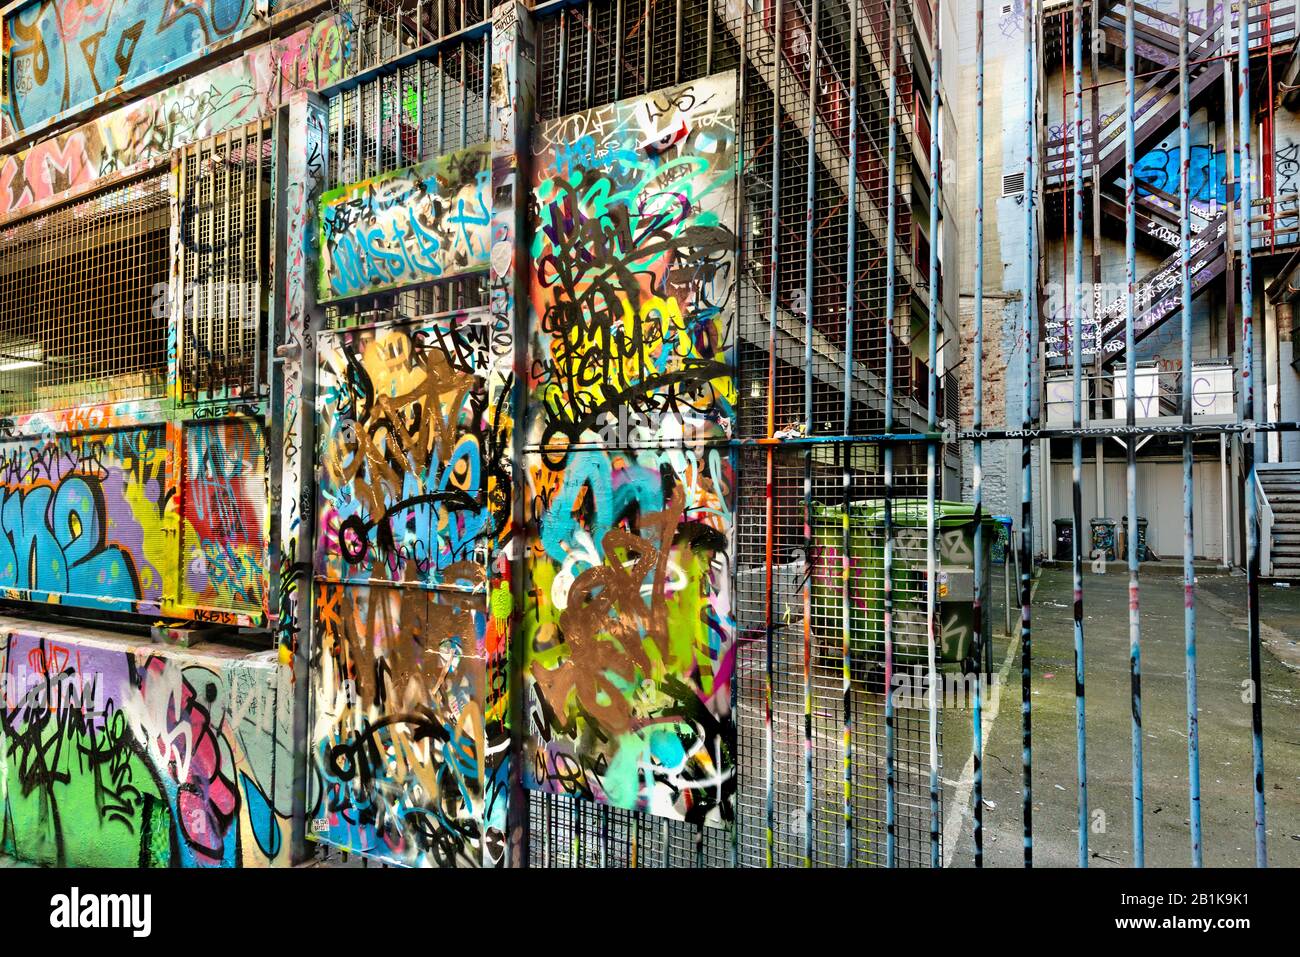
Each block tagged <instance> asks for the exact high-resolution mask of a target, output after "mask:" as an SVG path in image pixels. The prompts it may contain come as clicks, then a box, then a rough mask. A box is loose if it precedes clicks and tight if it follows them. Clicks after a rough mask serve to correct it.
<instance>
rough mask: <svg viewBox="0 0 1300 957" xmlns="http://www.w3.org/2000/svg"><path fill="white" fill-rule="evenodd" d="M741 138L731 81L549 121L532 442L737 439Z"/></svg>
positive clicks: (534, 279) (540, 174)
mask: <svg viewBox="0 0 1300 957" xmlns="http://www.w3.org/2000/svg"><path fill="white" fill-rule="evenodd" d="M735 140H736V136H735V81H734V77H733V76H732V75H730V74H719V75H717V76H714V77H710V78H708V79H706V80H700V81H697V82H695V83H691V84H686V85H684V86H680V87H673V88H670V89H667V90H664V91H661V92H659V93H654V94H651V95H649V96H646V97H643V98H640V99H637V100H630V101H624V102H621V103H615V104H611V105H609V106H604V107H600V108H598V109H595V110H590V111H587V112H585V113H578V114H575V115H573V116H569V117H565V118H563V119H560V120H556V121H553V122H551V123H548V124H545V125H544V126H543V127H542V128H541V129H540V131H539V133H538V137H537V145H536V147H535V150H534V153H535V155H534V158H533V163H534V170H535V179H536V185H535V197H534V202H535V204H536V209H537V216H538V219H537V222H536V223H535V224H534V228H535V233H534V237H533V248H532V258H533V262H534V267H533V271H532V276H531V282H530V294H531V300H532V309H533V318H534V322H535V326H534V327H533V331H532V338H533V341H532V343H531V344H530V348H531V352H532V357H533V362H532V368H533V372H532V375H531V378H530V380H529V383H528V386H529V393H530V397H531V401H530V403H529V421H528V438H529V441H530V442H535V443H539V444H541V445H543V446H548V445H550V444H552V443H555V444H558V445H563V444H565V443H566V442H576V441H579V440H580V439H581V438H582V437H583V435H584V433H593V434H600V433H601V432H602V431H604V434H606V435H608V434H611V433H609V432H608V430H609V429H611V428H616V427H617V426H618V423H619V421H620V415H621V416H622V417H623V421H624V423H626V424H628V425H630V426H631V427H632V428H638V429H646V430H648V432H647V433H646V437H648V438H649V437H653V436H655V435H656V434H660V433H663V434H667V435H669V436H670V437H672V438H681V437H686V438H701V439H703V438H715V437H719V436H729V434H730V421H731V417H732V416H733V415H734V410H735V401H736V396H735V382H734V379H733V376H732V369H731V362H730V356H729V349H730V343H731V341H732V328H731V325H732V315H733V308H734V303H733V301H732V299H733V296H734V292H735V275H734V254H735V249H736V238H735V232H734V228H733V227H734V223H735V208H736V207H735V195H734V194H735V161H736V142H735ZM679 430H680V431H679Z"/></svg>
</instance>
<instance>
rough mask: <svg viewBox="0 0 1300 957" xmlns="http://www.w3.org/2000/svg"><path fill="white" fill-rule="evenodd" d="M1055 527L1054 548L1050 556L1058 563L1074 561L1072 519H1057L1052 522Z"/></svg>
mask: <svg viewBox="0 0 1300 957" xmlns="http://www.w3.org/2000/svg"><path fill="white" fill-rule="evenodd" d="M1052 524H1053V525H1054V526H1056V546H1055V548H1054V549H1053V552H1052V555H1053V557H1054V558H1055V559H1056V560H1057V561H1058V562H1068V561H1073V560H1074V519H1072V518H1058V519H1056V520H1055V521H1054V522H1052Z"/></svg>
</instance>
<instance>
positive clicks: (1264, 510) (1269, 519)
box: [1255, 471, 1273, 578]
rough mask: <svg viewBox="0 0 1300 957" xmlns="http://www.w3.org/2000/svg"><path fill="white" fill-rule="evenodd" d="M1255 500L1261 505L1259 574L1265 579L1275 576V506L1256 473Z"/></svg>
mask: <svg viewBox="0 0 1300 957" xmlns="http://www.w3.org/2000/svg"><path fill="white" fill-rule="evenodd" d="M1255 498H1256V501H1257V502H1258V503H1259V511H1258V515H1259V573H1260V575H1261V576H1262V577H1264V578H1271V577H1272V576H1273V506H1272V505H1270V504H1269V502H1268V493H1267V492H1265V491H1264V483H1263V482H1261V481H1260V480H1259V472H1258V471H1256V472H1255Z"/></svg>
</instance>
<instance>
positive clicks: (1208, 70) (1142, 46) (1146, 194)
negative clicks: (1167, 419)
mask: <svg viewBox="0 0 1300 957" xmlns="http://www.w3.org/2000/svg"><path fill="white" fill-rule="evenodd" d="M1136 10H1137V12H1138V13H1140V14H1142V16H1143V17H1145V18H1146V19H1145V20H1143V19H1135V22H1134V37H1135V41H1136V42H1135V49H1134V52H1135V54H1136V56H1137V57H1138V58H1139V59H1140V60H1142V61H1145V62H1147V63H1150V64H1152V65H1153V66H1155V67H1159V68H1168V67H1174V69H1160V71H1159V72H1152V75H1151V76H1149V77H1146V78H1142V77H1139V79H1138V89H1137V90H1136V91H1135V97H1134V101H1135V110H1134V114H1135V116H1136V122H1135V123H1134V130H1133V137H1134V153H1135V155H1136V156H1139V157H1140V156H1143V155H1145V154H1146V153H1148V152H1149V151H1150V150H1151V149H1153V148H1154V147H1155V146H1156V145H1157V144H1158V143H1160V142H1161V141H1162V140H1164V139H1165V138H1166V137H1168V136H1170V135H1171V134H1173V133H1174V132H1176V131H1177V129H1178V123H1179V102H1178V100H1179V95H1178V94H1179V84H1178V72H1177V69H1176V67H1177V64H1178V40H1177V36H1176V34H1175V33H1173V32H1165V31H1164V30H1161V29H1159V28H1158V27H1157V26H1155V23H1164V24H1165V25H1166V27H1167V28H1168V29H1169V30H1170V31H1173V30H1176V29H1177V25H1178V21H1177V20H1176V19H1174V18H1172V17H1170V16H1169V15H1168V14H1165V13H1163V12H1162V11H1159V10H1156V9H1153V8H1151V7H1148V6H1146V5H1145V4H1141V3H1138V4H1136ZM1098 23H1099V28H1100V30H1101V31H1102V32H1103V34H1104V35H1105V37H1106V39H1107V40H1108V42H1109V43H1111V44H1112V45H1114V46H1115V47H1118V48H1120V49H1123V47H1124V12H1123V8H1122V6H1120V5H1119V4H1117V3H1112V4H1111V5H1110V6H1109V7H1108V8H1106V9H1103V10H1102V11H1101V13H1100V19H1099V21H1098ZM1221 26H1222V19H1221V17H1216V19H1215V20H1214V21H1213V22H1211V23H1210V25H1209V26H1208V27H1207V28H1205V29H1195V28H1190V29H1189V38H1188V43H1189V52H1188V61H1189V64H1190V66H1189V70H1188V80H1189V91H1188V92H1189V97H1190V100H1191V104H1192V108H1193V109H1195V108H1196V107H1197V106H1198V105H1200V104H1201V103H1202V102H1203V101H1204V100H1205V99H1206V98H1207V97H1209V96H1212V95H1213V94H1214V93H1215V92H1217V91H1220V90H1222V88H1223V83H1224V79H1223V77H1224V70H1225V65H1224V60H1222V59H1220V58H1218V54H1219V53H1220V52H1221V49H1222V46H1223V33H1224V31H1223V30H1222V29H1221ZM1268 26H1269V24H1268V22H1267V21H1266V18H1265V14H1264V13H1263V11H1262V8H1261V10H1260V12H1257V13H1253V14H1252V16H1251V34H1252V42H1253V43H1254V42H1260V41H1262V39H1263V33H1264V31H1265V30H1266V29H1267V28H1268ZM1274 29H1276V26H1275V27H1274ZM1139 72H1148V71H1146V70H1140V71H1139ZM1070 132H1072V131H1070ZM1124 133H1125V111H1124V110H1123V109H1122V108H1121V109H1120V110H1118V111H1116V112H1114V113H1112V114H1111V115H1109V116H1106V117H1103V118H1102V119H1101V122H1100V124H1099V128H1098V129H1096V130H1095V131H1085V133H1084V136H1083V144H1082V148H1083V154H1084V155H1083V162H1084V173H1085V176H1089V177H1090V178H1091V180H1092V182H1093V184H1094V185H1095V186H1096V188H1097V189H1098V191H1099V195H1098V199H1099V202H1100V209H1101V212H1102V215H1103V216H1105V217H1106V218H1107V219H1109V220H1110V221H1112V222H1120V223H1122V222H1124V220H1125V196H1124V182H1123V176H1124V164H1125V152H1126V151H1125V145H1124ZM1047 149H1048V154H1049V155H1048V163H1047V173H1048V181H1049V186H1054V187H1056V188H1057V189H1062V190H1069V189H1070V183H1071V176H1072V172H1073V152H1072V149H1073V144H1071V143H1069V142H1066V140H1065V138H1063V137H1058V138H1056V139H1055V140H1052V141H1049V142H1048V143H1047ZM1134 206H1135V213H1136V215H1135V219H1136V226H1137V229H1138V231H1139V235H1140V236H1141V237H1145V238H1146V239H1147V240H1149V241H1150V242H1151V243H1152V244H1153V245H1155V246H1156V247H1157V248H1160V249H1163V250H1168V256H1167V258H1166V259H1165V260H1164V261H1163V262H1161V263H1160V264H1159V265H1158V266H1156V267H1155V268H1154V269H1152V270H1151V271H1150V272H1148V273H1147V274H1146V275H1145V276H1143V277H1142V278H1141V279H1140V280H1139V281H1138V284H1137V290H1136V296H1135V299H1136V303H1137V309H1138V313H1137V315H1136V316H1135V317H1134V330H1133V332H1134V342H1135V343H1136V342H1141V341H1142V340H1143V339H1145V338H1146V337H1147V336H1149V335H1150V334H1151V333H1152V332H1154V331H1155V330H1156V329H1157V328H1159V327H1160V326H1161V325H1162V324H1163V323H1165V322H1167V321H1169V320H1170V319H1171V318H1173V317H1175V316H1177V315H1178V314H1179V313H1180V312H1181V311H1182V283H1181V278H1182V277H1181V268H1180V255H1179V249H1178V242H1179V222H1178V198H1177V197H1176V196H1174V195H1172V194H1170V193H1168V192H1166V191H1164V190H1161V189H1160V188H1159V187H1157V186H1154V185H1152V184H1150V183H1140V188H1139V189H1138V190H1137V195H1136V196H1135V198H1134ZM1190 226H1191V230H1192V233H1193V236H1192V248H1191V264H1190V273H1191V282H1192V296H1193V297H1195V296H1197V295H1199V293H1200V292H1201V291H1202V290H1203V289H1205V288H1206V286H1208V285H1209V284H1210V283H1211V282H1212V281H1213V280H1214V279H1215V278H1217V277H1218V276H1220V275H1222V274H1223V272H1224V270H1225V269H1226V267H1227V257H1228V255H1230V254H1232V253H1233V251H1234V247H1233V245H1232V243H1231V241H1230V239H1231V237H1229V236H1228V235H1227V209H1226V207H1225V208H1224V209H1222V210H1221V211H1220V212H1219V213H1218V214H1217V215H1215V216H1214V217H1213V218H1212V219H1210V220H1209V221H1207V220H1206V219H1205V218H1204V216H1203V215H1202V214H1201V213H1200V212H1199V211H1197V210H1195V209H1193V213H1192V221H1191V224H1190ZM1125 300H1126V297H1125V296H1119V297H1118V298H1116V299H1114V300H1112V301H1111V302H1110V303H1107V304H1105V305H1102V304H1097V306H1096V312H1097V323H1098V325H1099V327H1100V328H1099V329H1098V331H1097V333H1096V341H1097V342H1098V343H1099V344H1100V350H1099V353H1098V355H1097V357H1096V358H1097V361H1098V363H1099V364H1100V365H1102V366H1105V365H1110V364H1113V363H1115V362H1117V361H1122V360H1123V356H1124V350H1125V342H1124V315H1125V311H1126V301H1125Z"/></svg>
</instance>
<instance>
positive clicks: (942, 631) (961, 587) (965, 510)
mask: <svg viewBox="0 0 1300 957" xmlns="http://www.w3.org/2000/svg"><path fill="white" fill-rule="evenodd" d="M861 514H862V520H863V521H864V522H865V523H866V526H867V528H868V530H869V534H868V535H867V536H866V537H867V540H868V541H869V542H870V543H871V544H870V548H869V549H868V553H867V566H866V576H865V582H866V586H867V589H868V591H869V592H874V594H872V595H870V597H869V599H868V614H867V615H866V616H865V618H866V621H865V624H866V637H867V647H868V649H869V650H871V651H873V652H878V653H882V654H883V648H884V616H883V608H884V594H883V593H884V518H885V508H884V503H883V502H880V501H878V500H877V501H872V502H869V503H865V504H864V506H863V507H862V510H861ZM974 519H975V508H974V506H973V505H968V504H967V503H965V502H945V501H939V502H936V503H935V526H936V530H937V533H938V543H937V553H936V556H935V557H936V559H937V566H938V567H937V572H938V577H937V580H936V582H935V598H936V601H937V603H938V608H937V609H936V614H937V616H938V632H939V649H938V652H939V658H940V659H941V660H942V661H943V662H944V663H946V664H960V665H962V666H963V668H968V669H969V670H977V669H978V667H979V663H978V662H974V661H972V660H970V656H971V654H972V652H973V648H972V644H973V638H974V627H975V618H974V600H975V589H976V588H977V587H978V588H980V596H981V599H982V614H983V616H984V622H983V625H984V628H983V632H984V634H986V635H987V634H989V633H990V632H989V620H990V618H989V604H990V603H989V591H988V582H989V576H988V569H989V565H990V564H991V563H990V561H989V552H990V551H991V546H992V544H993V541H994V540H995V538H996V537H997V525H998V523H996V522H995V521H994V520H993V519H992V518H991V517H990V516H985V517H984V519H983V525H984V531H983V534H982V535H981V545H982V547H983V549H984V552H985V554H984V561H983V562H982V564H981V571H982V572H983V580H982V581H981V582H978V583H977V582H976V581H975V520H974ZM892 520H893V524H894V527H895V546H894V578H893V594H894V609H895V621H896V622H897V623H898V624H899V625H900V626H901V627H900V628H899V631H898V634H897V635H896V638H895V642H894V656H895V660H896V661H898V660H904V661H910V660H914V659H920V660H924V659H925V658H926V635H925V602H926V577H927V573H928V567H927V555H926V547H925V528H926V502H925V500H924V499H915V498H913V499H900V500H897V501H895V502H894V503H893V515H892ZM900 636H901V640H900Z"/></svg>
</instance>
